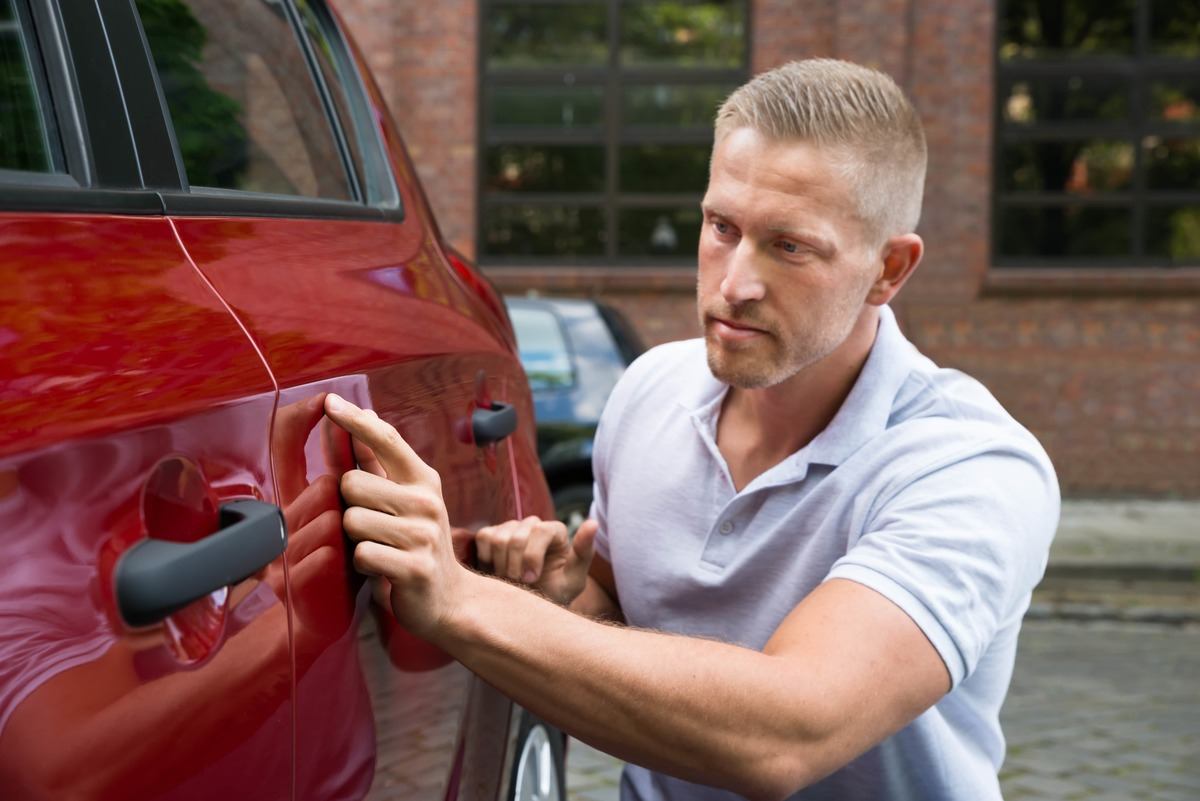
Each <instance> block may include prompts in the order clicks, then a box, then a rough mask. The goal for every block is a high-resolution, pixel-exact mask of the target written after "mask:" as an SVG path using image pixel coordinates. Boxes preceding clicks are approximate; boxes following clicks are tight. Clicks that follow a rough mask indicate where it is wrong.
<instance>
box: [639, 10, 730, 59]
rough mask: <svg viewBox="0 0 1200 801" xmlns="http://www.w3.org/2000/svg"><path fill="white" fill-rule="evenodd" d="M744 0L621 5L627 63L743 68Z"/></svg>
mask: <svg viewBox="0 0 1200 801" xmlns="http://www.w3.org/2000/svg"><path fill="white" fill-rule="evenodd" d="M744 18H745V11H744V9H743V8H742V4H741V3H737V2H728V0H727V1H726V2H710V3H681V2H664V3H633V4H628V5H626V6H624V7H622V9H621V40H622V48H621V60H622V62H624V63H627V64H643V63H652V64H668V63H669V64H676V65H680V66H705V67H739V66H741V63H742V57H743V50H744V46H745V38H744V35H743V31H744V28H743V25H744V22H743V20H744Z"/></svg>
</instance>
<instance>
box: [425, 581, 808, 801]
mask: <svg viewBox="0 0 1200 801" xmlns="http://www.w3.org/2000/svg"><path fill="white" fill-rule="evenodd" d="M592 583H593V582H592V581H589V585H590V584H592ZM467 587H468V592H467V593H466V594H465V597H463V598H462V604H461V605H460V606H459V607H458V610H457V612H456V614H455V615H454V617H453V619H452V620H450V621H449V624H448V625H446V626H444V627H443V628H442V629H441V631H440V634H439V636H438V638H437V639H438V642H437V644H438V645H440V646H441V647H443V648H444V649H446V650H447V651H448V652H450V653H451V654H453V655H454V656H455V657H456V658H457V659H459V660H460V661H461V662H462V663H463V664H465V665H466V666H467V667H468V668H470V669H471V670H472V671H474V672H475V673H477V674H478V675H480V676H481V677H482V678H484V679H485V680H486V681H488V682H489V683H490V684H492V685H494V686H496V687H498V688H499V689H500V690H501V691H503V692H505V693H506V694H508V695H509V696H510V697H512V698H513V699H514V700H515V701H517V702H518V703H520V704H521V705H522V706H524V707H526V708H528V709H530V710H531V711H533V712H534V713H535V714H537V715H539V716H541V717H543V718H544V719H546V720H547V721H549V722H551V723H553V724H554V725H557V726H559V727H561V728H563V729H564V730H566V731H568V732H569V733H571V734H572V735H574V736H577V737H579V738H580V739H583V740H586V741H588V742H590V743H592V744H594V745H596V746H597V747H600V748H602V749H604V750H606V751H608V752H610V753H612V754H614V755H616V756H618V757H621V758H623V759H626V760H628V761H631V762H635V763H637V764H640V765H644V766H646V767H649V768H651V769H654V770H660V771H663V772H666V773H669V774H672V775H675V776H679V777H681V778H684V779H688V780H691V781H696V782H701V783H705V784H711V785H715V786H720V787H725V788H729V789H732V790H735V791H737V792H739V793H741V794H743V795H747V796H750V797H752V798H772V797H782V796H784V795H787V794H788V793H790V792H791V791H793V790H795V789H796V788H797V787H798V786H800V784H802V783H804V781H806V780H807V779H806V778H805V777H804V775H803V770H801V769H799V763H800V761H801V760H800V759H798V754H801V753H804V752H806V751H808V750H809V749H808V748H806V747H805V746H806V745H807V744H808V743H809V741H811V742H812V743H815V742H816V741H817V740H819V739H820V737H819V732H821V731H822V730H824V729H825V727H824V726H823V725H822V724H821V723H820V721H822V720H824V719H825V718H827V717H828V715H827V714H826V713H825V711H824V710H822V709H820V708H819V706H818V705H817V704H815V703H814V702H812V701H809V700H807V699H813V698H816V697H817V695H816V694H812V693H808V694H804V693H803V690H801V689H800V688H802V687H803V686H804V682H803V681H800V680H799V677H798V676H797V675H796V674H795V673H794V672H792V669H791V668H790V667H789V666H788V665H784V664H782V662H783V660H781V659H779V658H777V657H772V656H767V655H764V654H762V653H759V652H757V651H752V650H749V649H745V648H739V647H736V646H732V645H728V644H725V643H720V642H715V641H709V640H699V639H692V638H685V637H676V636H671V635H667V634H662V633H658V632H650V631H642V630H634V629H627V628H624V627H618V626H611V625H605V624H602V623H597V622H595V621H592V620H587V619H585V618H584V617H581V616H580V615H579V614H574V613H573V611H581V612H582V611H583V608H584V607H586V606H587V602H584V603H582V604H577V605H573V611H568V610H565V609H562V608H560V607H558V606H555V605H554V604H552V603H549V602H546V601H545V600H544V599H542V598H540V597H538V596H535V595H533V594H531V593H529V592H526V591H524V590H523V589H521V588H519V587H516V586H513V585H510V584H506V583H504V582H501V581H497V580H494V579H490V578H486V577H483V576H475V577H474V578H473V580H471V581H469V582H467ZM591 589H593V590H594V592H597V593H600V594H601V595H602V596H603V597H604V598H607V594H606V593H604V591H603V589H601V588H600V587H599V586H596V587H594V588H591ZM581 598H583V596H581ZM593 600H596V598H595V596H594V595H593ZM577 601H578V599H577ZM609 604H610V605H611V606H612V608H614V609H615V605H612V604H611V599H610V600H609ZM551 632H553V634H551ZM806 705H807V706H808V708H805V707H806ZM811 778H815V776H812V777H811Z"/></svg>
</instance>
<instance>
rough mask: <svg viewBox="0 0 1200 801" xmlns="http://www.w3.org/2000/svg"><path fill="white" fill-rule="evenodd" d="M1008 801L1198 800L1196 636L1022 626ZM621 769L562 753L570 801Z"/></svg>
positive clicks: (610, 783) (597, 796)
mask: <svg viewBox="0 0 1200 801" xmlns="http://www.w3.org/2000/svg"><path fill="white" fill-rule="evenodd" d="M1001 717H1002V720H1003V723H1004V730H1005V732H1006V734H1007V736H1008V742H1009V751H1008V759H1007V761H1006V762H1005V765H1004V769H1003V770H1002V772H1001V782H1002V785H1003V787H1004V797H1005V799H1006V800H1007V801H1068V799H1070V800H1071V801H1073V800H1074V799H1089V800H1090V801H1118V800H1119V801H1197V799H1200V626H1195V625H1192V626H1186V627H1180V626H1163V625H1156V624H1147V623H1129V622H1121V623H1114V622H1082V623H1081V622H1065V621H1056V620H1046V621H1042V620H1030V621H1027V622H1026V624H1025V627H1024V629H1023V630H1022V633H1021V643H1020V650H1019V652H1018V654H1017V666H1016V671H1015V673H1014V676H1013V683H1012V688H1011V690H1010V692H1009V696H1008V702H1007V704H1006V705H1005V707H1004V711H1003V713H1002V715H1001ZM620 766H621V763H620V762H619V761H617V760H615V759H613V758H612V757H609V756H607V755H605V754H602V753H600V752H599V751H596V750H594V749H591V748H589V747H587V746H586V745H584V744H583V743H579V742H572V743H571V747H570V750H569V752H568V767H567V786H568V788H569V791H570V799H571V801H616V800H617V783H618V780H619V776H620Z"/></svg>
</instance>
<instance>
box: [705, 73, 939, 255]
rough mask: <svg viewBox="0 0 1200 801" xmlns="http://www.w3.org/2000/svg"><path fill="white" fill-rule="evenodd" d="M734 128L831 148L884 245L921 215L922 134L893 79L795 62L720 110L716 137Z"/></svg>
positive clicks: (749, 86) (754, 84)
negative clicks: (749, 129) (889, 238)
mask: <svg viewBox="0 0 1200 801" xmlns="http://www.w3.org/2000/svg"><path fill="white" fill-rule="evenodd" d="M737 128H751V129H753V130H754V131H756V132H757V133H758V134H760V135H761V136H765V137H767V138H768V139H772V140H775V141H782V142H786V141H789V140H798V141H804V142H810V143H812V144H814V145H817V146H819V147H828V148H830V149H832V150H833V151H834V152H835V153H837V154H839V156H840V157H837V158H836V163H837V164H838V166H839V168H840V170H841V172H842V175H843V176H845V177H846V178H847V179H848V180H849V181H850V183H851V185H852V186H853V188H854V191H855V195H856V197H857V199H858V200H857V202H858V214H859V216H860V217H861V218H862V221H863V223H864V224H865V226H866V229H867V231H868V235H869V236H874V237H875V238H877V240H878V241H879V242H881V243H882V242H883V241H884V240H885V239H887V238H888V237H891V236H896V235H898V234H904V233H910V232H911V231H913V230H914V229H916V227H917V222H918V220H920V217H921V195H922V193H923V191H924V187H925V163H926V151H925V132H924V130H923V129H922V127H921V119H920V117H918V116H917V112H916V110H915V109H914V108H913V107H912V104H911V103H909V102H908V98H906V97H905V96H904V92H903V91H901V89H900V87H899V86H897V85H896V82H895V81H893V80H892V79H891V78H890V77H889V76H887V75H885V74H884V73H882V72H879V71H878V70H873V69H869V68H867V67H863V66H859V65H858V64H851V63H849V62H847V61H837V60H834V59H826V58H814V59H806V60H804V61H793V62H790V63H788V64H784V65H783V66H781V67H777V68H775V69H773V70H770V71H769V72H764V73H762V74H761V75H758V76H756V77H755V78H754V79H753V80H751V81H750V82H749V83H747V84H745V85H744V86H742V87H741V88H739V89H738V90H737V91H735V92H734V93H733V94H731V95H730V96H729V97H728V98H727V99H726V100H725V102H724V103H722V104H721V108H720V109H719V110H718V111H717V120H716V139H717V141H718V142H720V141H721V139H722V138H723V137H724V136H725V135H727V134H728V133H730V132H731V131H733V130H735V129H737Z"/></svg>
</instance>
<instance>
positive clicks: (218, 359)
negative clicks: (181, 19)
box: [0, 214, 292, 799]
mask: <svg viewBox="0 0 1200 801" xmlns="http://www.w3.org/2000/svg"><path fill="white" fill-rule="evenodd" d="M0 251H2V252H4V253H5V259H4V260H3V261H2V262H0V308H3V310H4V313H3V315H2V319H3V324H2V325H0V332H2V333H0V336H3V337H4V340H5V346H4V354H5V365H4V376H5V377H4V383H3V384H2V385H0V416H2V418H3V425H2V426H0V431H2V432H3V433H2V434H0V437H2V440H0V558H2V559H3V561H4V563H5V564H6V565H7V566H8V567H6V569H5V571H4V572H3V574H2V577H0V620H2V621H3V624H2V625H0V652H3V658H2V659H0V665H2V667H0V688H2V692H0V787H3V788H4V793H3V795H4V797H5V798H6V799H19V798H47V797H65V796H70V797H79V798H105V799H107V798H112V799H135V798H156V799H157V798H162V799H167V798H169V799H183V798H199V797H214V796H216V795H217V794H218V793H225V794H241V793H242V792H244V791H247V790H252V791H253V792H254V794H255V795H257V796H259V797H263V798H286V797H288V795H289V794H290V785H291V767H292V766H291V755H292V748H291V739H292V709H291V656H290V644H289V639H288V637H289V632H288V623H287V614H286V606H285V598H286V593H285V579H284V572H285V567H284V561H285V560H284V559H283V558H282V557H281V558H279V559H276V560H274V561H273V562H272V563H271V564H270V565H269V566H268V567H267V568H265V569H264V570H262V571H259V572H258V573H256V574H255V575H253V576H251V577H249V578H248V579H246V580H244V581H241V582H238V583H236V584H235V585H234V586H231V587H228V588H226V589H225V590H224V591H221V592H216V593H214V594H213V595H210V596H207V597H205V598H201V599H200V600H198V601H196V602H195V603H193V604H190V605H188V606H186V607H184V608H183V609H180V610H178V611H177V612H176V613H174V614H172V615H170V616H169V617H168V618H167V619H166V620H165V622H164V623H159V624H154V625H151V626H146V627H141V628H132V627H130V626H128V625H126V624H125V623H124V622H123V621H122V619H121V617H120V615H119V613H118V611H117V609H116V606H115V603H114V586H113V582H114V574H115V569H116V566H117V564H118V563H119V561H120V559H121V558H122V556H123V555H124V554H126V553H127V552H128V551H129V549H130V548H131V547H133V546H134V545H135V544H137V543H139V542H141V541H143V540H145V539H147V538H155V539H165V540H173V541H176V542H192V541H196V540H198V539H200V538H202V537H205V536H207V535H209V534H212V533H214V532H215V530H216V528H217V526H218V518H217V516H216V508H217V505H218V504H220V503H221V502H224V501H228V500H232V499H236V498H257V499H259V500H263V501H266V502H268V503H270V502H273V500H274V494H275V493H274V489H273V486H272V484H273V482H272V476H271V466H270V463H269V460H268V458H267V457H268V453H269V450H268V442H267V438H268V432H269V429H270V420H271V414H272V410H273V407H274V402H275V390H274V384H273V383H272V381H271V379H270V376H269V373H268V372H267V370H266V368H265V366H264V365H263V363H262V361H261V360H260V359H259V357H258V355H257V354H256V353H255V351H254V348H253V347H252V345H251V343H250V342H249V340H248V339H247V338H246V336H245V334H244V333H243V332H242V330H241V329H240V328H239V327H238V325H237V324H236V321H235V320H234V319H233V318H232V316H231V315H230V314H229V313H228V311H227V310H226V308H225V306H224V305H223V304H222V302H221V301H220V299H219V298H218V297H217V296H216V294H215V293H213V291H212V289H211V288H210V287H209V286H208V285H207V283H206V282H205V281H204V279H203V278H202V276H201V275H200V274H199V273H197V272H196V271H195V269H194V267H193V266H192V265H191V264H189V263H188V261H187V259H186V256H185V254H184V253H183V252H182V250H181V249H180V248H179V245H178V242H177V240H176V239H175V236H174V234H173V232H172V231H171V228H170V224H169V223H168V222H167V221H166V220H164V219H162V218H128V217H112V216H107V215H42V214H38V215H32V214H31V215H21V214H5V215H0ZM214 697H219V698H221V699H222V703H221V704H220V705H217V704H213V703H212V699H213V698H214ZM233 710H236V713H235V714H234V713H232V711H233ZM209 794H212V795H209Z"/></svg>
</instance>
